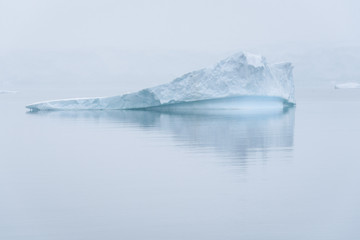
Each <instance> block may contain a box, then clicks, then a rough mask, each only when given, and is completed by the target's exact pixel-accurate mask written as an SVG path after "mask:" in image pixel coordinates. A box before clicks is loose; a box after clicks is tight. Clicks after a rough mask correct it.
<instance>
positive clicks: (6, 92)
mask: <svg viewBox="0 0 360 240" xmlns="http://www.w3.org/2000/svg"><path fill="white" fill-rule="evenodd" d="M12 93H16V91H9V90H0V94H12Z"/></svg>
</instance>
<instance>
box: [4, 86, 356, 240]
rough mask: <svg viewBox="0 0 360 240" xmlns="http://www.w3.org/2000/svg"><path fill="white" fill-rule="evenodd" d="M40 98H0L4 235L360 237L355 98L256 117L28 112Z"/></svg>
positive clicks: (308, 96) (351, 93)
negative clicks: (27, 107)
mask: <svg viewBox="0 0 360 240" xmlns="http://www.w3.org/2000/svg"><path fill="white" fill-rule="evenodd" d="M95 90H96V89H95ZM57 94H58V96H61V94H62V92H61V91H60V90H59V92H58V93H57ZM47 98H51V97H49V96H45V95H44V96H41V95H40V97H39V93H36V92H32V91H22V92H19V93H17V94H2V95H0V107H1V109H2V110H1V117H0V134H1V135H0V146H1V147H0V192H1V197H0V239H8V240H12V239H26V240H29V239H30V240H33V239H34V240H35V239H36V240H38V239H46V240H48V239H50V240H51V239H70V240H71V239H76V240H77V239H166V240H169V239H179V240H180V239H194V240H195V239H196V240H198V239H277V240H278V239H326V240H328V239H360V228H359V226H360V204H359V203H360V188H359V186H358V185H359V183H360V174H359V172H360V145H359V137H360V91H359V90H342V91H341V90H337V91H335V90H333V89H324V90H319V89H302V90H301V89H300V90H299V91H298V94H297V99H298V102H297V106H296V108H290V109H287V110H284V111H270V112H266V113H262V114H244V113H243V114H237V113H233V112H231V111H230V112H220V113H219V112H216V111H215V112H214V111H213V112H196V113H187V114H184V113H182V114H177V113H166V112H149V111H95V112H91V111H90V112H89V111H83V112H48V113H36V114H30V113H26V110H25V108H24V106H25V105H26V104H29V103H32V102H33V101H35V100H39V99H47Z"/></svg>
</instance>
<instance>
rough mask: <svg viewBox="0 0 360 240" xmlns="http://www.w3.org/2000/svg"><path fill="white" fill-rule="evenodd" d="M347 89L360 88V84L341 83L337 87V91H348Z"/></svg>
mask: <svg viewBox="0 0 360 240" xmlns="http://www.w3.org/2000/svg"><path fill="white" fill-rule="evenodd" d="M346 88H360V83H357V82H347V83H339V84H336V85H335V89H346Z"/></svg>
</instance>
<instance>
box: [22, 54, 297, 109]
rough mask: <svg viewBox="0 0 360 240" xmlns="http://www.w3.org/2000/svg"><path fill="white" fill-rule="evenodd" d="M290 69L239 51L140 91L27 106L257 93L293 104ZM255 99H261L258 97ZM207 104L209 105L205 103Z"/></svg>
mask: <svg viewBox="0 0 360 240" xmlns="http://www.w3.org/2000/svg"><path fill="white" fill-rule="evenodd" d="M292 69H293V67H292V65H291V63H277V64H268V63H267V62H266V59H265V58H264V57H262V56H259V55H255V54H251V53H243V52H241V53H237V54H235V55H233V56H231V57H229V58H226V59H224V60H222V61H220V62H219V63H217V64H215V65H214V66H213V67H210V68H205V69H201V70H197V71H194V72H190V73H187V74H185V75H183V76H181V77H179V78H176V79H175V80H173V81H172V82H170V83H167V84H163V85H159V86H156V87H153V88H147V89H143V90H141V91H139V92H135V93H129V94H124V95H119V96H113V97H97V98H76V99H64V100H54V101H47V102H39V103H34V104H31V105H28V106H26V107H27V108H29V109H30V110H32V111H39V110H107V109H108V110H118V109H144V108H152V107H158V106H170V105H173V104H182V103H189V102H196V103H199V102H201V101H209V100H219V101H220V102H222V103H223V104H222V105H221V106H222V107H226V106H227V104H226V102H227V101H224V99H225V100H226V99H228V98H229V99H233V98H238V97H244V96H251V97H255V98H259V97H260V99H262V100H263V103H264V102H267V101H268V100H269V99H272V100H273V99H274V98H276V99H281V102H282V103H284V104H294V103H295V96H294V91H295V90H294V82H293V77H292ZM263 97H265V98H263ZM267 97H270V98H267ZM272 97H274V98H272ZM245 100H248V99H245ZM231 102H233V101H231ZM256 102H257V103H261V101H256ZM275 102H278V101H275ZM217 106H218V107H219V106H220V105H217ZM206 107H208V108H211V107H212V106H211V105H209V104H206ZM236 107H237V106H236V105H232V106H231V108H236ZM239 107H241V106H240V105H239Z"/></svg>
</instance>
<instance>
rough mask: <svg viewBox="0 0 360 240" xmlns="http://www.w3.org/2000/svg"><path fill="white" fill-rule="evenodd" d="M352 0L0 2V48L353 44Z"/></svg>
mask: <svg viewBox="0 0 360 240" xmlns="http://www.w3.org/2000/svg"><path fill="white" fill-rule="evenodd" d="M359 12H360V4H359V1H356V0H353V1H346V0H342V1H339V0H327V1H325V0H320V1H314V0H299V1H284V0H282V1H281V0H272V1H259V0H237V1H232V0H222V1H211V0H206V1H205V0H204V1H194V0H191V1H189V0H182V1H159V0H155V1H144V0H143V1H133V0H131V1H130V0H127V1H119V0H101V1H100V0H97V1H94V0H51V1H49V0H0V32H1V37H0V47H1V49H2V50H10V51H11V50H13V49H27V48H33V49H37V48H41V49H63V48H67V49H69V48H70V49H71V48H77V49H78V48H89V47H90V48H91V47H116V48H121V49H149V48H151V49H170V50H171V49H177V50H179V49H184V50H222V51H223V50H228V49H238V48H239V47H241V46H248V45H251V46H256V45H257V44H274V43H286V42H351V43H354V42H359V40H360V28H359V26H358V23H359V22H360V17H359Z"/></svg>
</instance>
